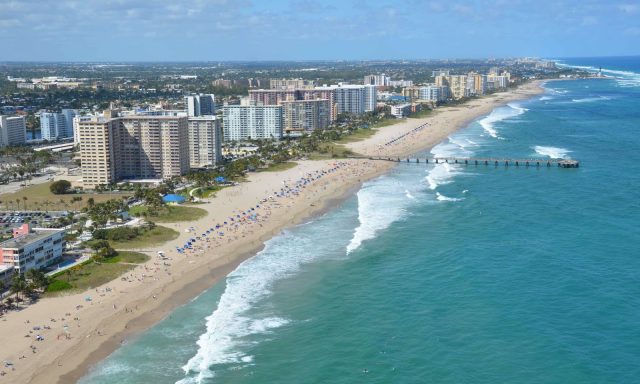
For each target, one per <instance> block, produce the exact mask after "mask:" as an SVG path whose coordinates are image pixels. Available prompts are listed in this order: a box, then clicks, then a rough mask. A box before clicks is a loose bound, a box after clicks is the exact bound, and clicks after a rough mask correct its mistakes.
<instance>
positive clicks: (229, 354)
mask: <svg viewBox="0 0 640 384" xmlns="http://www.w3.org/2000/svg"><path fill="white" fill-rule="evenodd" d="M294 237H295V238H294ZM311 247H313V240H312V239H311V238H308V237H302V236H294V235H292V234H290V233H285V234H283V235H281V236H278V237H275V238H273V239H272V240H270V241H269V242H267V244H266V247H265V249H264V250H262V251H261V252H260V253H258V255H256V256H255V257H253V258H251V259H249V260H247V261H245V262H243V263H242V264H240V265H239V266H238V267H237V268H236V269H235V270H234V271H233V272H231V274H229V276H228V277H227V279H226V287H225V290H224V292H223V294H222V296H221V297H220V301H219V303H218V306H217V308H216V309H215V311H214V312H213V313H212V314H211V315H210V316H208V317H207V318H206V331H205V333H203V334H202V335H200V338H199V339H198V341H197V344H198V351H197V353H196V354H195V355H194V356H193V357H192V358H191V359H189V361H188V362H187V363H186V364H185V365H184V366H183V367H182V368H183V370H184V371H185V376H186V377H185V378H184V379H182V380H180V381H179V382H178V383H179V384H199V383H202V382H204V381H206V380H207V379H209V378H211V377H214V375H215V366H216V365H219V364H242V363H245V364H246V363H248V362H251V361H253V357H252V356H251V355H248V354H246V353H244V352H242V349H243V347H246V346H248V345H251V344H250V342H249V341H247V337H248V336H251V335H258V334H268V333H270V332H272V331H273V330H274V329H276V328H280V327H283V326H285V325H287V324H288V323H289V320H288V319H285V318H282V317H279V316H274V315H267V314H261V315H255V314H251V313H250V310H251V309H252V308H254V307H255V305H256V304H257V303H258V302H259V301H260V300H262V299H264V298H265V297H266V296H268V295H269V294H270V293H271V287H272V286H273V284H274V283H275V282H276V281H278V280H281V279H283V278H285V277H287V276H290V275H291V274H293V273H295V272H297V271H298V270H299V269H300V266H301V265H302V264H304V263H307V262H310V261H311V260H313V259H314V258H315V257H317V254H316V253H315V252H308V250H309V249H310V248H311Z"/></svg>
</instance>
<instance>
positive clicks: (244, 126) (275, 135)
mask: <svg viewBox="0 0 640 384" xmlns="http://www.w3.org/2000/svg"><path fill="white" fill-rule="evenodd" d="M282 112H283V107H282V105H262V104H260V105H257V104H256V103H255V102H253V101H250V102H249V103H246V104H245V105H225V106H224V107H223V109H222V116H223V124H224V127H223V130H224V140H225V141H234V140H247V139H274V140H278V139H280V138H282V130H283V124H284V119H283V113H282Z"/></svg>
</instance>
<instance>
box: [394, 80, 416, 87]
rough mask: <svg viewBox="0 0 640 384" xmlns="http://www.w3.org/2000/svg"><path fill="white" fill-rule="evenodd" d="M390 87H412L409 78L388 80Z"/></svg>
mask: <svg viewBox="0 0 640 384" xmlns="http://www.w3.org/2000/svg"><path fill="white" fill-rule="evenodd" d="M389 86H390V87H413V81H411V80H389Z"/></svg>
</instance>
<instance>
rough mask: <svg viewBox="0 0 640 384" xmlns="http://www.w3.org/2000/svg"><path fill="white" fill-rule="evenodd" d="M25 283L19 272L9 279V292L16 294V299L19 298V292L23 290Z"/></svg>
mask: <svg viewBox="0 0 640 384" xmlns="http://www.w3.org/2000/svg"><path fill="white" fill-rule="evenodd" d="M26 287H27V283H26V281H25V279H24V277H23V276H22V275H21V274H17V275H15V276H13V278H12V279H11V288H10V290H11V293H14V294H15V295H16V301H18V300H19V298H20V294H21V293H22V292H24V291H25V289H26Z"/></svg>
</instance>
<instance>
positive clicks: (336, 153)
mask: <svg viewBox="0 0 640 384" xmlns="http://www.w3.org/2000/svg"><path fill="white" fill-rule="evenodd" d="M320 147H321V148H322V150H320V151H315V152H311V153H310V154H309V155H308V156H307V157H308V158H309V159H311V160H326V159H339V158H345V157H347V156H352V155H356V153H355V152H353V151H352V150H350V149H349V148H346V147H344V146H342V145H339V144H333V143H325V144H320Z"/></svg>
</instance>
